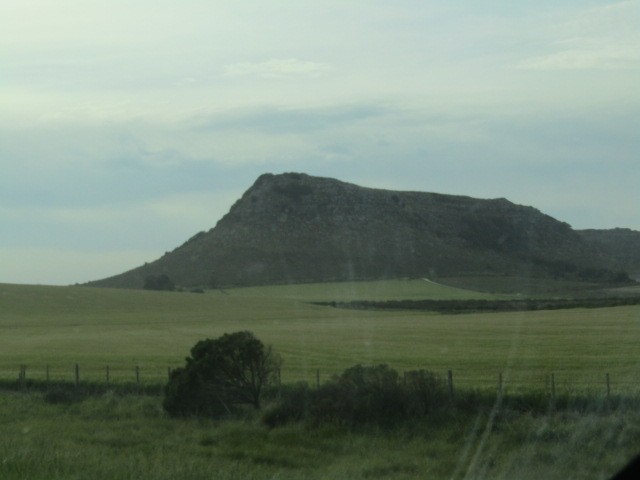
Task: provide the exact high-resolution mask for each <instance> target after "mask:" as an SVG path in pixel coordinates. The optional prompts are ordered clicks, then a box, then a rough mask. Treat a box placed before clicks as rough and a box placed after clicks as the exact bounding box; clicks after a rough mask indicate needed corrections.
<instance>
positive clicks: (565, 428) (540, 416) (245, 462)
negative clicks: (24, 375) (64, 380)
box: [0, 392, 640, 480]
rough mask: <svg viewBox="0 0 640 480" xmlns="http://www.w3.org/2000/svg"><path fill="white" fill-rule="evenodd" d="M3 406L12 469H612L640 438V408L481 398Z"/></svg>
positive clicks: (232, 475)
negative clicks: (384, 423)
mask: <svg viewBox="0 0 640 480" xmlns="http://www.w3.org/2000/svg"><path fill="white" fill-rule="evenodd" d="M0 410H1V411H2V412H3V415H2V416H1V417H0V428H1V429H2V432H3V435H2V436H1V437H0V478H3V479H45V478H46V479H69V478H92V479H116V478H117V479H129V478H130V479H183V478H189V479H196V480H197V479H205V478H207V479H208V478H216V479H267V478H281V479H337V480H339V479H372V478H373V479H375V478H380V479H391V480H394V479H398V480H400V479H417V478H430V479H436V480H437V479H454V480H455V479H462V478H465V479H485V478H492V479H493V478H504V479H540V478H545V479H564V478H573V479H605V478H608V477H609V476H610V475H611V474H612V473H613V472H614V471H616V470H617V469H619V468H620V467H621V466H622V465H623V464H624V463H625V462H626V461H628V460H629V459H630V458H631V456H632V455H634V454H636V453H637V451H636V450H637V449H638V446H640V413H638V412H637V409H635V408H625V407H623V406H619V407H618V408H616V409H613V410H610V411H607V410H604V409H599V408H597V407H596V408H592V409H587V410H586V411H578V410H574V409H571V408H568V409H566V410H563V411H557V412H556V413H544V412H542V413H537V414H535V413H532V412H528V411H526V410H524V411H522V410H520V411H517V410H510V409H508V408H505V409H497V408H492V405H484V406H482V405H479V407H478V408H477V409H470V410H465V411H462V410H455V409H454V410H448V411H443V412H440V413H439V414H437V415H431V416H427V417H425V418H424V419H421V420H420V421H418V422H413V423H411V424H410V425H409V424H407V425H400V426H397V427H394V428H390V429H381V428H377V427H366V428H365V427H363V428H360V429H355V430H354V429H351V430H350V429H346V428H342V427H338V426H328V425H325V426H320V427H315V428H312V427H309V426H305V425H303V424H295V425H290V426H285V427H280V428H275V429H272V430H269V429H267V428H265V427H264V426H262V425H261V424H260V422H259V421H258V420H257V419H256V418H254V417H255V416H254V415H248V416H247V417H246V418H245V419H243V420H230V421H225V422H215V421H209V420H197V419H186V420H185V419H170V418H167V417H166V416H165V415H164V414H163V412H162V409H161V407H160V398H159V397H152V396H119V395H116V394H113V393H106V394H104V395H101V396H97V397H91V398H86V399H84V400H83V401H79V402H74V403H66V404H48V403H46V402H45V401H44V400H43V396H42V395H41V394H33V393H31V394H28V393H27V394H17V393H7V392H3V393H0Z"/></svg>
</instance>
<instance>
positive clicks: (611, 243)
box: [578, 228, 640, 281]
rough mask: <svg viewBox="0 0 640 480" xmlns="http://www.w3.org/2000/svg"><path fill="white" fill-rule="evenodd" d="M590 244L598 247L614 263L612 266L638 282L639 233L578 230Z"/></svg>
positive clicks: (621, 230)
mask: <svg viewBox="0 0 640 480" xmlns="http://www.w3.org/2000/svg"><path fill="white" fill-rule="evenodd" d="M578 233H579V234H580V235H581V236H582V238H584V239H585V240H587V241H588V242H590V243H593V244H596V245H597V246H599V247H600V248H601V249H602V250H603V251H604V252H605V253H606V254H607V255H608V256H609V257H611V258H612V259H613V261H614V263H613V264H612V266H613V267H614V268H617V269H619V270H626V271H627V272H629V274H631V276H632V277H635V278H636V280H639V281H640V232H637V231H635V230H630V229H628V228H613V229H610V230H578Z"/></svg>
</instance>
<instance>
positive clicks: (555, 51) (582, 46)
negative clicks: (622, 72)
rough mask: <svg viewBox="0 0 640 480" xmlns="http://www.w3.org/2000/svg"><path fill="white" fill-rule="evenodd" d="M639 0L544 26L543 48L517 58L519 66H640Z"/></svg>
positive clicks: (527, 68)
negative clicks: (545, 35) (549, 26)
mask: <svg viewBox="0 0 640 480" xmlns="http://www.w3.org/2000/svg"><path fill="white" fill-rule="evenodd" d="M639 22H640V1H638V0H628V1H623V2H618V3H614V4H610V5H606V6H600V7H594V8H590V9H587V10H584V11H582V12H580V13H579V14H576V15H575V16H573V17H572V18H569V19H567V20H566V21H564V22H560V23H558V24H556V25H554V26H552V27H551V28H549V29H548V30H547V35H548V37H549V38H548V39H547V41H546V42H545V43H546V50H547V52H545V53H542V54H539V55H532V56H529V57H527V58H524V59H521V60H520V61H519V62H517V64H516V68H517V69H522V70H595V69H602V70H609V69H623V68H638V67H640V32H638V29H637V25H638V23H639Z"/></svg>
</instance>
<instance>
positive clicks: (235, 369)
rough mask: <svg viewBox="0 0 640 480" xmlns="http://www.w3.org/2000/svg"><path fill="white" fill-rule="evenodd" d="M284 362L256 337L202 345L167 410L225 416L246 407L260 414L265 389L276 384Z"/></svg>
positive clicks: (172, 390)
mask: <svg viewBox="0 0 640 480" xmlns="http://www.w3.org/2000/svg"><path fill="white" fill-rule="evenodd" d="M280 363H281V362H280V358H279V357H278V356H277V355H276V354H275V353H273V351H272V349H271V347H266V346H265V345H264V344H263V343H262V342H261V341H260V340H259V339H257V338H256V337H255V336H254V335H253V334H252V333H251V332H247V331H243V332H235V333H231V334H225V335H223V336H221V337H219V338H217V339H206V340H202V341H199V342H198V343H196V344H195V345H194V347H193V348H192V349H191V356H190V357H188V358H187V359H186V366H185V367H184V368H180V369H177V370H175V371H174V372H173V373H172V375H171V378H170V380H169V383H168V385H167V388H166V396H165V400H164V408H165V409H166V410H167V412H169V414H171V415H191V414H196V415H206V416H213V417H217V416H221V415H224V414H225V413H227V414H228V413H232V411H233V410H234V408H235V407H236V406H237V405H240V404H249V405H252V406H253V407H255V408H256V409H259V408H260V405H261V397H262V392H263V390H264V388H265V387H266V386H267V385H268V384H269V383H270V382H272V381H273V380H274V379H275V374H276V373H277V371H278V369H279V368H280Z"/></svg>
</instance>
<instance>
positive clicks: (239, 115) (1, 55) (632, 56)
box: [0, 0, 640, 284]
mask: <svg viewBox="0 0 640 480" xmlns="http://www.w3.org/2000/svg"><path fill="white" fill-rule="evenodd" d="M638 24H640V0H624V1H597V0H593V1H592V0H587V1H578V0H561V1H553V2H552V1H550V0H542V1H539V2H501V1H497V0H490V1H487V2H481V3H479V2H473V1H470V0H466V1H464V0H456V1H444V0H439V1H433V2H420V1H416V0H400V1H396V2H392V3H389V2H381V1H377V0H375V1H371V2H366V4H364V3H363V2H356V1H353V0H346V1H345V0H341V1H337V0H328V1H322V2H319V1H311V2H294V1H285V0H282V1H278V2H269V4H268V5H267V4H266V3H265V2H258V1H247V0H239V1H234V2H231V1H226V0H224V1H219V2H205V1H202V0H185V1H183V2H180V3H176V2H165V1H151V0H134V1H127V2H125V1H123V0H110V1H108V2H107V1H105V0H96V1H93V2H85V1H80V0H69V1H66V2H64V3H63V4H61V3H60V2H54V1H52V0H4V1H3V2H2V3H0V29H1V31H2V32H3V34H2V36H1V37H0V61H1V62H2V65H3V75H2V77H0V95H1V98H2V102H1V103H0V105H1V106H0V112H1V115H0V168H1V170H0V171H1V174H0V226H1V227H0V282H8V283H46V284H70V283H75V282H84V281H88V280H95V279H98V278H102V277H106V276H109V275H112V274H115V273H119V272H122V271H124V270H127V269H130V268H133V267H135V266H138V265H140V264H142V263H144V262H145V261H152V260H154V259H156V258H157V257H159V256H160V255H162V253H163V252H164V251H166V250H171V249H173V248H175V247H177V246H178V245H180V244H181V243H183V242H184V241H185V240H186V239H187V238H188V237H190V236H191V235H193V234H194V233H196V232H198V231H200V230H208V229H209V228H211V227H213V226H214V225H215V223H216V221H217V220H218V219H219V218H220V217H221V216H222V215H224V213H226V212H227V211H228V209H229V207H230V206H231V205H232V203H233V202H234V201H235V200H236V199H237V198H238V197H239V196H240V195H241V194H242V193H243V192H244V191H245V190H246V189H247V188H249V186H250V185H251V184H252V183H253V182H254V181H255V179H256V178H257V177H258V176H259V175H260V174H262V173H265V172H272V173H280V172H284V171H299V172H305V173H308V174H311V175H321V176H326V177H333V178H338V179H340V180H343V181H348V182H352V183H356V184H359V185H363V186H370V187H381V188H389V189H397V190H419V191H433V192H441V193H450V194H461V195H469V196H474V197H481V198H496V197H506V198H508V199H509V200H511V201H513V202H515V203H519V204H524V205H532V206H534V207H536V208H538V209H540V210H541V211H543V212H544V213H547V214H549V215H552V216H553V217H555V218H557V219H559V220H562V221H565V222H568V223H569V224H571V225H572V226H573V227H574V228H613V227H628V228H632V229H635V230H640V215H639V211H638V205H640V189H639V188H638V186H639V185H640V165H639V161H638V152H640V130H639V129H638V125H640V87H638V85H640V30H639V29H638Z"/></svg>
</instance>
